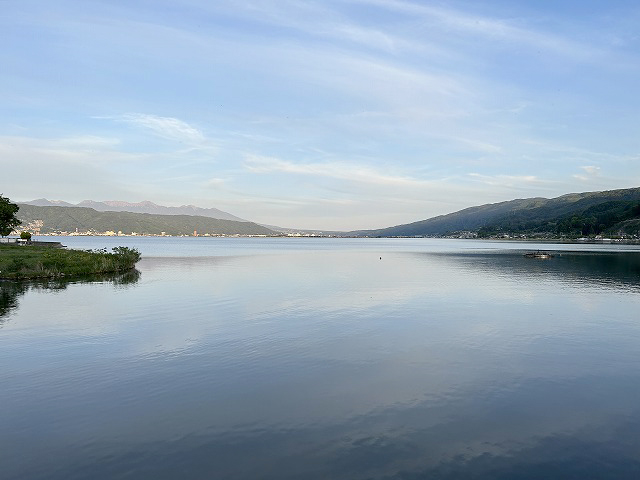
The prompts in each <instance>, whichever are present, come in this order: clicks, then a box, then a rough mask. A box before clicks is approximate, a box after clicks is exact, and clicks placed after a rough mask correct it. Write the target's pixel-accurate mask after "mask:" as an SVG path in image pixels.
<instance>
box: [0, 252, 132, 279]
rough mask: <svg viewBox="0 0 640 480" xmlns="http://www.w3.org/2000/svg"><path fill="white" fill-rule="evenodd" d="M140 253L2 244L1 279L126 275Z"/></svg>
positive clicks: (0, 257)
mask: <svg viewBox="0 0 640 480" xmlns="http://www.w3.org/2000/svg"><path fill="white" fill-rule="evenodd" d="M138 260H140V253H139V252H138V251H137V250H136V249H133V248H127V247H115V248H114V249H113V251H112V252H107V251H106V250H104V249H103V250H65V249H58V248H48V247H39V246H35V245H26V246H20V245H0V279H5V280H6V279H13V280H17V279H28V278H45V277H66V276H78V275H90V274H94V273H109V272H123V271H126V270H130V269H132V268H134V267H135V264H136V262H137V261H138Z"/></svg>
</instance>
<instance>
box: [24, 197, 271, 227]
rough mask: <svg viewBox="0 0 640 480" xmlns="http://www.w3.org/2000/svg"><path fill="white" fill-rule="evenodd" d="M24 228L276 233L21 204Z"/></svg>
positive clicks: (192, 218)
mask: <svg viewBox="0 0 640 480" xmlns="http://www.w3.org/2000/svg"><path fill="white" fill-rule="evenodd" d="M18 206H19V207H20V209H19V210H18V213H17V217H18V219H19V220H20V221H22V225H23V228H27V229H29V230H31V231H33V232H35V231H36V229H37V232H39V233H43V234H46V233H56V232H58V233H59V232H67V233H73V232H83V233H85V232H88V233H103V232H116V233H117V232H119V231H121V232H122V233H123V234H131V233H134V232H135V233H136V234H141V235H145V234H146V235H161V234H163V233H164V234H166V235H193V234H194V232H197V234H198V235H206V234H209V235H275V234H276V232H274V231H273V230H271V229H268V228H265V227H263V226H261V225H258V224H256V223H253V222H239V221H236V220H226V219H219V218H211V217H204V216H196V215H158V214H152V213H135V212H115V211H104V212H99V211H97V210H94V209H92V208H88V207H75V206H61V205H45V206H40V205H31V204H25V203H20V204H18Z"/></svg>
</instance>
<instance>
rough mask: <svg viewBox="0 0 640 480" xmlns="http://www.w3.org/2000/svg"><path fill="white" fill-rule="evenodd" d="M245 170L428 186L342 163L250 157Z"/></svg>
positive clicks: (418, 181) (372, 169) (362, 181)
mask: <svg viewBox="0 0 640 480" xmlns="http://www.w3.org/2000/svg"><path fill="white" fill-rule="evenodd" d="M245 168H246V169H247V170H248V171H249V172H252V173H270V172H280V173H289V174H297V175H310V176H318V177H328V178H334V179H338V180H345V181H350V182H360V183H369V184H377V185H395V186H402V185H404V186H420V185H422V186H424V185H426V184H427V182H424V181H421V180H418V179H415V178H411V177H407V176H400V175H393V174H388V173H385V172H383V171H380V170H378V169H375V168H372V167H369V166H364V165H354V164H348V163H342V162H330V163H293V162H290V161H286V160H280V159H277V158H271V157H261V156H249V157H248V158H247V160H246V162H245Z"/></svg>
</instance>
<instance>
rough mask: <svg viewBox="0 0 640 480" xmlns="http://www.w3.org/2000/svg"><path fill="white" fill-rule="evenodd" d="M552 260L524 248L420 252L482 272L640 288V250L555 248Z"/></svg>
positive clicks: (596, 285)
mask: <svg viewBox="0 0 640 480" xmlns="http://www.w3.org/2000/svg"><path fill="white" fill-rule="evenodd" d="M550 253H551V254H552V255H553V257H552V258H548V259H537V258H527V257H525V256H524V255H523V251H519V250H516V251H513V250H511V251H496V252H489V253H486V252H485V253H478V252H467V253H461V254H424V253H421V254H416V255H417V256H418V257H422V256H425V255H426V256H429V257H434V256H435V257H444V258H446V261H455V262H459V263H461V264H464V265H465V267H466V268H470V269H473V270H476V271H481V272H482V273H493V274H498V275H501V276H503V277H515V278H519V277H522V276H533V277H537V278H543V277H548V278H549V279H552V280H556V281H560V282H563V283H570V284H571V283H574V284H580V285H586V286H588V285H592V286H594V287H597V288H606V287H609V288H613V289H619V288H628V289H631V290H638V289H639V288H640V253H637V252H633V253H628V252H567V251H557V252H554V251H551V252H550Z"/></svg>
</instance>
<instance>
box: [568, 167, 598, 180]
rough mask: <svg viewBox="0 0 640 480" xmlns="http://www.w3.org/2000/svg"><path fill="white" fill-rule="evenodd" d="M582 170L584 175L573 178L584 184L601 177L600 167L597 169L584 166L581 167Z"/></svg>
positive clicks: (579, 174) (580, 174) (577, 174)
mask: <svg viewBox="0 0 640 480" xmlns="http://www.w3.org/2000/svg"><path fill="white" fill-rule="evenodd" d="M580 169H582V171H583V172H584V173H576V174H575V175H573V178H577V179H578V180H581V181H583V182H587V181H589V180H592V179H593V178H594V177H597V176H599V175H600V167H597V166H595V165H584V166H582V167H580Z"/></svg>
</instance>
